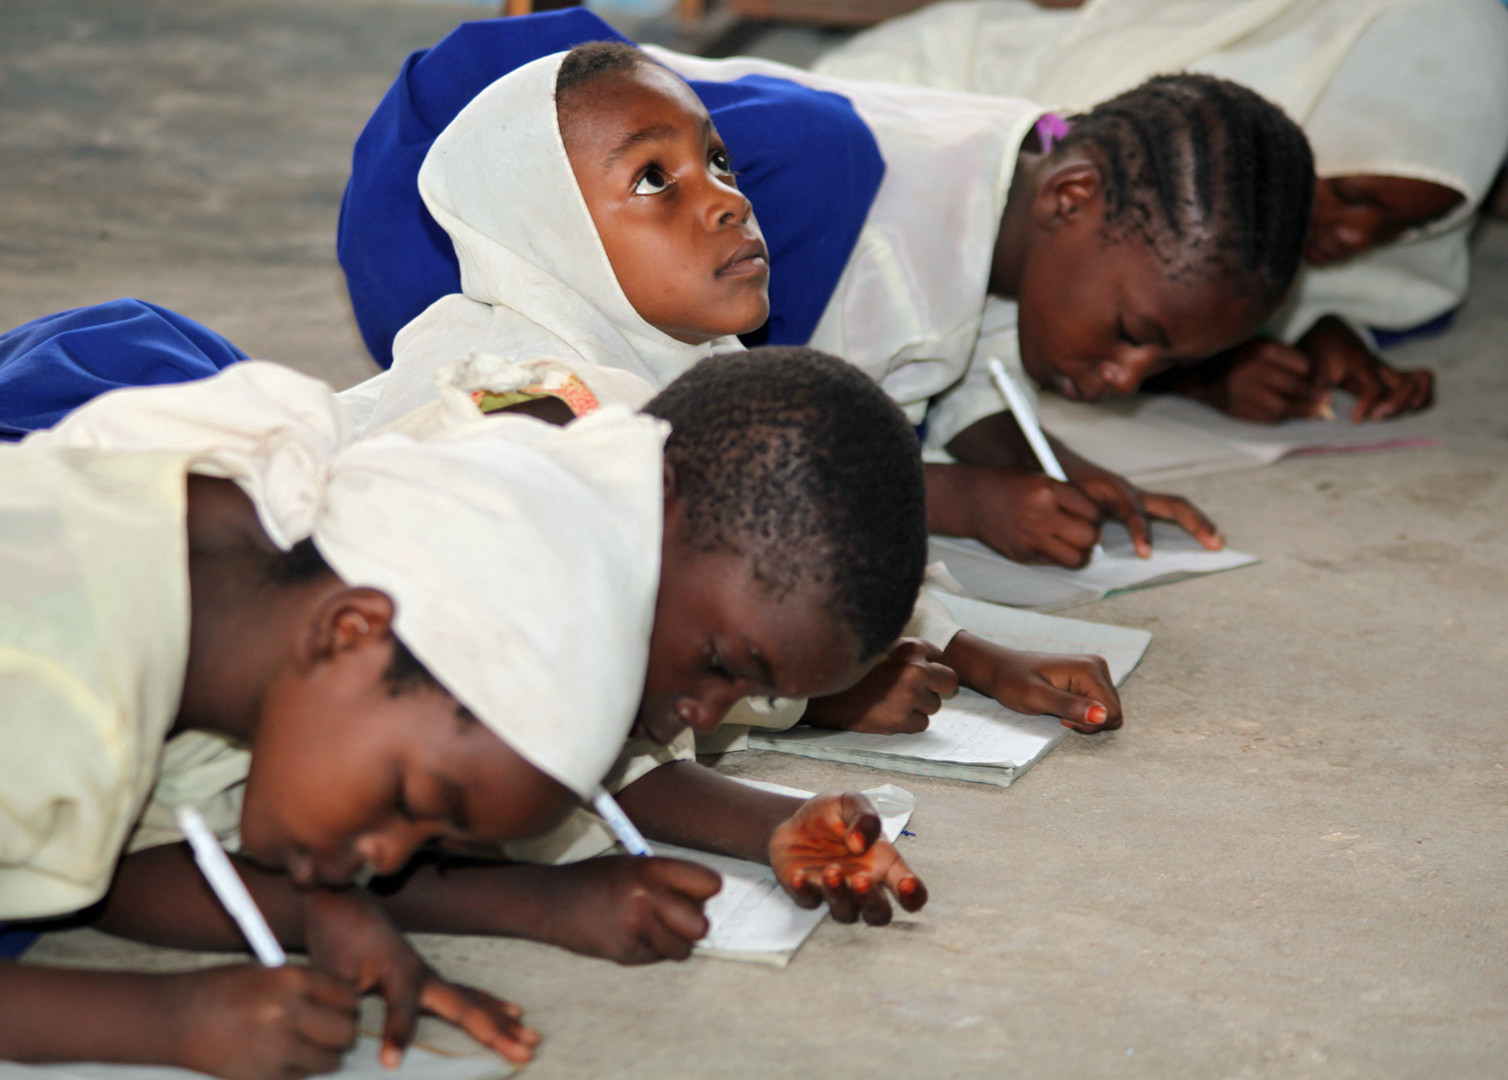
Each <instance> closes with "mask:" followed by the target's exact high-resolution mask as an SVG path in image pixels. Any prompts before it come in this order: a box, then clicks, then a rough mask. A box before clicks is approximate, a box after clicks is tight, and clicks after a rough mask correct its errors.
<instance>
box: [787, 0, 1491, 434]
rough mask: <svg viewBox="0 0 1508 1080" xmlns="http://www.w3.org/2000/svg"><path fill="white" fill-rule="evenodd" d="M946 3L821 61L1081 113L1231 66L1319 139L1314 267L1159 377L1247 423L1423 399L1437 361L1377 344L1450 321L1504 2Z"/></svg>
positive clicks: (1374, 412) (1393, 409) (1478, 180)
mask: <svg viewBox="0 0 1508 1080" xmlns="http://www.w3.org/2000/svg"><path fill="white" fill-rule="evenodd" d="M1044 6H1046V5H1042V4H1032V3H1028V2H1026V0H951V2H946V3H939V4H929V5H928V6H927V7H926V8H924V9H922V10H920V11H916V12H914V13H912V14H910V15H907V16H904V17H902V18H898V19H892V20H890V21H888V22H886V23H885V24H883V25H881V26H878V27H875V28H874V29H872V30H869V31H866V32H864V33H862V34H860V35H858V36H857V37H855V38H854V39H853V40H851V41H849V42H847V43H845V44H843V45H841V46H839V47H837V48H835V49H833V50H832V51H831V52H829V53H828V54H827V55H826V56H824V57H822V58H821V59H820V60H819V61H818V62H817V65H816V70H818V71H820V72H822V73H823V74H825V75H831V76H835V77H841V78H845V79H883V80H885V81H887V82H903V83H907V84H910V85H915V86H929V87H934V88H938V89H947V90H955V91H968V92H971V93H979V94H991V95H999V96H1004V97H1029V98H1031V99H1033V100H1035V101H1040V102H1043V103H1045V104H1047V105H1050V106H1054V107H1065V106H1066V107H1073V108H1086V107H1088V106H1089V105H1091V104H1093V103H1094V102H1097V101H1103V100H1105V99H1107V98H1109V97H1111V96H1112V95H1114V94H1116V93H1117V92H1119V91H1122V90H1124V89H1126V88H1128V87H1131V86H1134V85H1135V84H1136V83H1138V82H1140V81H1141V80H1142V79H1145V78H1146V77H1147V76H1148V75H1151V74H1153V73H1155V72H1167V71H1195V72H1204V73H1207V74H1212V75H1219V76H1222V77H1224V78H1229V79H1234V80H1236V81H1238V82H1240V83H1242V84H1243V85H1246V86H1250V87H1251V88H1253V89H1254V90H1256V91H1258V92H1259V93H1261V94H1263V95H1264V96H1266V97H1268V98H1270V99H1271V100H1273V101H1274V102H1275V103H1277V104H1278V105H1280V106H1281V107H1282V108H1283V109H1284V111H1285V112H1287V114H1288V115H1289V116H1291V117H1293V118H1294V119H1295V120H1296V121H1297V122H1298V123H1299V124H1301V125H1302V126H1303V128H1304V131H1305V133H1306V134H1307V135H1308V136H1309V139H1310V141H1311V143H1312V144H1313V146H1314V153H1315V158H1316V165H1317V171H1318V173H1319V177H1320V179H1319V182H1318V184H1317V185H1316V188H1315V192H1314V214H1313V221H1312V229H1311V235H1310V238H1309V242H1308V244H1307V246H1306V250H1305V258H1304V268H1303V270H1302V271H1301V273H1300V274H1299V277H1298V279H1297V281H1296V282H1295V286H1294V288H1293V289H1292V291H1291V293H1290V295H1289V297H1288V299H1287V300H1286V302H1285V303H1284V306H1283V308H1282V309H1281V310H1280V311H1278V312H1277V313H1276V314H1275V315H1274V316H1273V318H1272V319H1270V320H1269V322H1268V326H1267V328H1266V329H1267V334H1265V335H1264V336H1262V337H1259V338H1255V339H1253V340H1251V341H1249V342H1246V343H1244V344H1243V345H1242V346H1241V347H1239V348H1237V349H1234V350H1231V351H1230V352H1229V353H1227V354H1225V355H1224V356H1222V357H1221V358H1220V359H1219V361H1218V362H1215V363H1212V364H1209V365H1206V366H1203V367H1201V368H1199V369H1197V370H1195V371H1190V372H1183V373H1179V374H1178V375H1176V376H1172V377H1164V378H1162V379H1159V380H1158V384H1157V385H1158V387H1159V388H1160V389H1168V390H1176V391H1179V392H1183V393H1187V394H1190V395H1192V396H1194V397H1197V398H1199V399H1200V400H1203V401H1205V402H1207V403H1209V404H1211V405H1214V406H1216V407H1217V408H1221V409H1224V410H1225V411H1227V412H1230V413H1232V414H1233V415H1235V416H1239V417H1241V418H1243V419H1247V420H1254V421H1259V422H1273V421H1277V420H1281V419H1283V418H1284V417H1288V416H1314V415H1317V414H1319V413H1321V412H1322V411H1323V407H1324V406H1325V405H1326V404H1328V401H1329V398H1330V394H1331V388H1332V387H1333V386H1339V387H1341V388H1342V389H1344V390H1347V391H1348V392H1350V393H1353V394H1355V395H1356V397H1357V402H1356V405H1355V408H1354V409H1353V410H1352V412H1351V419H1352V420H1353V421H1354V422H1360V421H1364V420H1379V419H1384V418H1386V417H1389V416H1398V415H1402V414H1404V413H1407V412H1411V411H1414V410H1416V409H1420V408H1423V407H1425V406H1427V405H1428V404H1429V402H1430V400H1431V396H1432V391H1433V375H1432V373H1431V372H1430V371H1429V370H1427V369H1416V370H1402V369H1396V368H1393V367H1391V366H1390V365H1389V364H1387V363H1386V362H1385V361H1384V360H1383V358H1382V357H1381V356H1380V355H1378V352H1377V350H1378V349H1384V348H1386V347H1387V345H1389V344H1391V343H1392V342H1394V341H1396V340H1398V339H1400V338H1401V337H1403V336H1406V335H1409V334H1412V333H1415V332H1426V331H1431V330H1440V329H1444V328H1445V327H1446V326H1448V325H1449V322H1450V317H1451V315H1452V313H1453V310H1454V309H1455V308H1456V307H1457V306H1458V305H1459V304H1460V303H1461V302H1462V300H1464V299H1465V296H1466V287H1467V282H1468V277H1469V269H1470V257H1469V250H1468V240H1469V238H1470V235H1471V232H1472V226H1473V224H1474V221H1475V218H1476V211H1477V209H1478V208H1479V207H1480V206H1481V204H1482V202H1483V200H1484V199H1485V198H1486V196H1487V193H1488V190H1489V188H1490V186H1491V184H1492V180H1493V176H1494V175H1495V174H1496V172H1497V170H1498V167H1499V165H1500V164H1501V163H1502V160H1503V155H1504V152H1505V150H1508V110H1505V109H1504V108H1503V102H1504V101H1505V100H1508V12H1505V10H1504V7H1503V5H1502V4H1501V3H1498V2H1497V0H1193V2H1184V3H1172V2H1170V0H1094V2H1092V3H1081V2H1080V0H1067V2H1066V3H1065V2H1059V3H1057V4H1054V5H1052V6H1055V7H1067V8H1075V9H1077V10H1067V11H1045V10H1043V7H1044Z"/></svg>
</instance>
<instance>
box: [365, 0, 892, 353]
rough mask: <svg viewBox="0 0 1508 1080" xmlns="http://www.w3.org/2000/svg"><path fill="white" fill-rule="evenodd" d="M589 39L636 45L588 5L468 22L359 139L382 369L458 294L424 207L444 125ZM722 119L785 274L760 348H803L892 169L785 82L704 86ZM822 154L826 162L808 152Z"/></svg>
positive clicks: (853, 131) (850, 118) (406, 81)
mask: <svg viewBox="0 0 1508 1080" xmlns="http://www.w3.org/2000/svg"><path fill="white" fill-rule="evenodd" d="M588 41H620V42H625V43H627V39H626V38H624V37H623V36H622V35H620V34H618V33H617V32H615V31H614V30H613V29H612V28H611V27H610V26H608V25H607V23H605V22H603V21H602V20H601V19H600V18H598V17H597V16H596V15H594V14H592V13H591V12H589V11H587V10H586V9H585V8H569V9H566V10H562V11H550V12H544V13H540V14H536V15H523V16H517V17H513V18H508V19H479V20H476V21H473V22H466V23H462V24H461V25H460V26H458V27H456V28H455V29H454V30H453V31H451V32H450V33H449V34H447V35H446V36H445V37H444V38H443V39H442V40H441V41H439V42H438V43H437V44H436V45H435V46H434V47H433V48H429V49H422V50H420V51H418V52H416V53H414V54H413V55H411V56H410V57H409V58H408V60H407V61H406V62H405V63H404V65H403V71H402V73H401V74H400V75H399V77H398V79H397V81H396V82H395V83H394V84H393V86H392V88H391V89H390V90H389V91H388V93H387V95H386V96H385V97H384V98H383V99H382V102H381V103H380V104H379V105H378V106H377V110H376V111H375V112H374V113H373V115H372V118H371V119H370V120H369V121H368V123H367V125H366V127H365V128H364V129H363V131H362V133H361V136H360V137H359V138H358V139H357V140H356V147H355V152H354V154H353V159H352V163H351V179H350V182H349V184H348V185H347V187H346V192H345V197H344V199H343V200H342V203H341V214H340V225H339V230H338V232H337V238H336V252H337V254H338V255H339V257H340V265H341V269H342V270H344V271H345V275H346V283H347V286H348V288H349V291H350V295H351V307H352V310H353V312H354V314H355V316H356V322H357V325H358V326H360V328H361V333H362V337H363V339H364V340H365V341H366V344H367V348H368V349H369V350H370V352H371V354H372V357H373V359H375V360H376V361H377V363H378V364H380V365H382V366H383V367H387V366H388V365H390V364H391V363H392V359H393V354H392V346H393V336H394V335H395V334H396V333H397V332H398V331H399V330H400V329H402V328H403V326H404V325H405V324H407V323H408V322H410V321H412V320H413V319H414V318H415V317H416V316H418V315H419V314H420V313H421V312H423V310H424V309H425V308H426V307H428V306H429V305H430V304H431V303H432V302H433V301H435V300H438V299H439V298H440V297H442V296H445V295H446V294H448V293H454V292H459V291H460V289H461V280H460V270H459V268H458V267H457V265H456V257H455V251H454V249H453V248H452V246H451V242H450V237H449V236H447V235H446V234H445V233H444V231H443V230H441V229H440V227H439V226H438V225H436V224H435V222H434V219H433V218H431V217H430V216H429V212H428V211H427V210H425V209H424V204H423V203H422V202H421V201H420V199H419V192H418V188H417V186H416V183H415V180H416V178H417V177H418V175H419V166H420V165H421V164H422V163H423V161H424V155H425V154H426V153H427V152H428V151H429V148H430V146H431V145H432V144H433V142H434V139H435V136H437V135H438V134H439V133H440V132H441V130H442V129H444V127H445V126H446V125H447V124H448V123H450V121H451V120H452V119H454V118H455V115H456V113H458V112H460V110H461V108H462V107H463V106H464V105H465V104H466V103H467V102H468V101H470V100H471V99H472V98H473V97H475V96H476V95H477V94H478V93H479V92H481V91H482V90H484V89H485V88H486V87H487V86H488V85H489V84H490V83H492V82H493V81H495V80H496V79H498V78H499V77H501V76H502V75H505V74H507V73H508V72H509V71H512V70H513V69H514V68H516V67H519V66H521V65H522V64H525V63H527V62H528V61H530V60H535V59H538V58H539V57H541V56H548V55H549V54H551V53H555V52H562V51H564V50H567V49H570V48H572V47H573V46H576V45H580V44H582V43H583V42H588ZM692 89H693V90H694V91H695V92H696V93H697V95H698V96H699V97H700V98H701V99H702V102H703V103H704V104H705V105H706V106H707V109H708V111H709V114H710V115H711V117H712V119H713V122H714V123H715V124H716V125H717V128H718V131H719V132H721V133H722V135H723V137H725V138H726V139H728V140H729V142H730V145H734V146H737V147H739V154H738V168H739V178H740V183H741V184H742V186H744V187H745V188H746V189H747V190H749V191H751V192H753V191H757V192H758V197H757V198H756V200H755V201H756V202H757V203H758V205H759V208H760V213H761V214H763V215H764V217H765V219H766V220H765V223H764V224H765V242H766V244H767V246H768V248H769V255H770V263H771V265H772V266H773V267H775V271H776V272H775V276H774V280H773V282H772V284H771V297H772V301H773V304H772V314H771V318H770V321H769V322H768V323H767V324H766V325H765V326H763V327H762V328H760V330H759V331H757V332H756V333H755V334H753V335H748V336H746V337H745V342H746V343H747V344H749V345H804V344H806V342H807V340H808V339H810V337H811V335H812V330H813V328H814V327H815V326H816V325H817V320H818V319H819V318H820V317H821V315H822V308H823V306H824V304H825V303H826V302H827V297H828V296H829V295H830V294H831V293H832V290H833V286H834V285H835V284H836V283H837V281H838V277H839V275H840V274H841V273H842V272H843V266H844V264H845V263H846V262H847V260H848V253H849V250H850V249H851V248H852V247H853V244H854V241H855V240H856V239H857V238H858V235H859V230H860V228H861V227H862V226H863V224H864V216H865V214H866V213H867V212H868V210H869V206H870V203H872V202H873V201H874V195H875V192H876V191H877V190H878V188H879V186H880V178H881V177H882V176H883V175H884V172H885V163H884V161H883V160H881V158H880V152H879V149H878V148H877V147H876V146H875V142H874V136H873V135H871V134H870V132H869V129H868V128H867V127H866V126H865V125H864V123H863V121H862V120H860V119H859V118H858V116H857V115H856V114H855V113H854V110H853V106H852V105H850V104H849V103H848V101H847V100H845V99H844V98H842V97H840V96H838V95H836V94H830V93H824V92H821V91H816V90H810V89H808V88H806V87H804V86H800V85H798V84H796V83H792V82H790V81H789V80H787V79H768V78H764V77H761V76H754V77H751V78H748V79H736V80H733V81H731V82H708V83H694V84H692ZM812 145H820V146H821V148H822V153H821V155H820V156H818V155H813V154H810V153H807V152H806V150H807V148H808V147H809V146H812Z"/></svg>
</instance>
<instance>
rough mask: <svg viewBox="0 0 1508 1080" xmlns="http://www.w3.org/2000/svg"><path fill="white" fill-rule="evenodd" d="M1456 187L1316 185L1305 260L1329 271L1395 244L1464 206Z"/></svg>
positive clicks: (1383, 179)
mask: <svg viewBox="0 0 1508 1080" xmlns="http://www.w3.org/2000/svg"><path fill="white" fill-rule="evenodd" d="M1462 198H1463V196H1462V195H1461V193H1460V192H1459V191H1457V190H1456V189H1455V188H1450V187H1445V186H1444V185H1442V184H1432V183H1430V182H1429V181H1428V180H1413V179H1410V178H1409V177H1406V176H1332V177H1329V178H1327V179H1324V180H1321V181H1320V182H1319V183H1318V184H1316V185H1315V186H1314V216H1313V217H1312V218H1311V219H1310V222H1309V243H1308V246H1307V247H1305V249H1304V259H1305V261H1307V262H1309V263H1311V264H1313V265H1315V266H1330V265H1333V264H1335V263H1341V262H1345V261H1346V260H1347V259H1352V258H1355V257H1356V256H1357V255H1360V254H1362V253H1363V252H1365V251H1368V250H1370V249H1371V248H1374V247H1377V246H1378V245H1380V244H1387V243H1391V242H1392V241H1394V240H1396V239H1398V237H1400V236H1402V235H1403V234H1404V233H1405V232H1407V231H1408V230H1409V229H1417V228H1418V227H1419V226H1421V225H1427V224H1429V223H1430V222H1431V221H1434V220H1436V219H1437V218H1442V217H1444V216H1445V215H1446V214H1448V213H1450V212H1451V211H1452V210H1454V209H1455V208H1456V207H1457V206H1458V205H1460V202H1461V199H1462Z"/></svg>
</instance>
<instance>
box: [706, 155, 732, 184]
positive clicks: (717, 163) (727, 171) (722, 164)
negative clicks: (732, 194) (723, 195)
mask: <svg viewBox="0 0 1508 1080" xmlns="http://www.w3.org/2000/svg"><path fill="white" fill-rule="evenodd" d="M707 165H708V167H709V168H711V169H712V175H713V176H721V177H725V178H727V179H729V180H732V179H733V166H732V165H730V164H729V163H728V152H727V151H726V150H714V151H712V156H711V157H709V158H708V159H707Z"/></svg>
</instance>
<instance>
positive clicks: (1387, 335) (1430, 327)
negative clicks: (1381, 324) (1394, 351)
mask: <svg viewBox="0 0 1508 1080" xmlns="http://www.w3.org/2000/svg"><path fill="white" fill-rule="evenodd" d="M1459 310H1461V309H1460V308H1451V309H1450V310H1449V311H1447V312H1446V313H1445V314H1444V315H1437V316H1435V317H1434V318H1433V319H1430V320H1429V321H1428V322H1422V323H1420V324H1419V325H1418V326H1410V327H1409V328H1408V329H1406V330H1379V329H1378V328H1377V327H1375V326H1374V327H1372V340H1373V341H1375V342H1377V347H1378V348H1379V349H1386V348H1390V347H1391V346H1393V345H1397V344H1399V343H1400V342H1404V341H1413V340H1415V339H1416V338H1428V337H1435V336H1436V335H1437V334H1443V333H1445V331H1447V330H1449V329H1450V328H1451V327H1452V326H1453V325H1455V321H1456V312H1457V311H1459Z"/></svg>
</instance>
